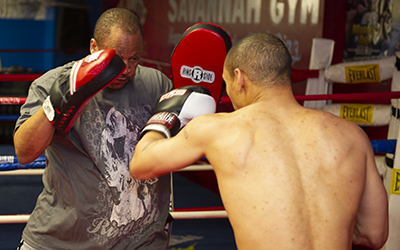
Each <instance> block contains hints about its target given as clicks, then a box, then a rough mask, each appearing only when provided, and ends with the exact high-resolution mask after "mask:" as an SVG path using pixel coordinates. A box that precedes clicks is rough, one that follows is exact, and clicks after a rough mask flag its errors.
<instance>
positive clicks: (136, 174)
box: [129, 159, 151, 181]
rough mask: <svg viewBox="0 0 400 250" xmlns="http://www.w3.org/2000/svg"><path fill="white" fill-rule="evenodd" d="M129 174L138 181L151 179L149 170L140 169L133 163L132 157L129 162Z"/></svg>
mask: <svg viewBox="0 0 400 250" xmlns="http://www.w3.org/2000/svg"><path fill="white" fill-rule="evenodd" d="M129 174H130V175H131V176H132V178H134V179H136V180H140V181H145V180H148V179H151V176H150V175H149V171H143V170H141V169H140V168H139V167H138V166H137V164H136V163H135V160H134V159H132V161H131V163H130V164H129Z"/></svg>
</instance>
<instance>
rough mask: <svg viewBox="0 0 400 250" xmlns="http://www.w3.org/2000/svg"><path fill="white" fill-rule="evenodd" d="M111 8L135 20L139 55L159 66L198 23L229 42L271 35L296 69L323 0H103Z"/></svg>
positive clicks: (305, 60) (319, 24)
mask: <svg viewBox="0 0 400 250" xmlns="http://www.w3.org/2000/svg"><path fill="white" fill-rule="evenodd" d="M116 6H118V7H123V8H127V9H130V10H132V11H133V12H134V13H135V14H136V15H137V16H138V17H139V18H140V21H141V23H142V25H143V29H144V33H145V41H146V45H147V51H146V55H145V56H144V57H145V58H147V59H151V60H154V61H156V62H159V63H160V65H165V63H169V61H170V57H171V53H172V51H173V48H174V46H175V44H177V43H178V42H179V40H180V39H181V36H182V34H183V33H184V32H185V30H186V29H187V28H188V27H190V26H191V25H193V24H196V23H199V22H212V23H215V24H217V25H220V26H221V27H223V28H224V29H225V30H226V31H227V32H228V33H229V34H230V35H231V37H232V40H233V44H235V43H236V41H238V40H240V39H242V38H244V37H245V36H246V35H248V34H250V33H255V32H268V33H272V34H274V35H276V36H278V37H279V38H281V40H282V41H283V42H284V43H285V44H286V46H287V48H288V49H289V51H290V53H291V54H292V58H293V68H296V69H308V66H309V59H310V53H311V45H312V40H313V38H317V37H322V28H323V10H324V0H285V1H282V0H213V1H210V0H146V1H144V0H115V1H103V9H107V8H111V7H116ZM205 42H206V41H205ZM165 70H166V69H163V71H165Z"/></svg>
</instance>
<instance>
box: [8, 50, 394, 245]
mask: <svg viewBox="0 0 400 250" xmlns="http://www.w3.org/2000/svg"><path fill="white" fill-rule="evenodd" d="M149 61H150V62H151V60H149ZM149 61H148V62H149ZM399 61H400V60H399V58H397V57H395V58H390V59H382V60H381V61H379V60H378V61H374V62H370V61H366V62H356V63H343V64H338V65H332V66H329V65H328V66H327V65H325V66H324V68H323V69H310V70H293V71H292V78H293V79H292V80H293V83H296V82H300V81H304V80H307V81H309V79H311V80H312V79H314V80H316V82H318V83H317V84H322V85H327V86H331V85H332V84H335V83H337V82H339V83H349V82H348V79H345V78H344V77H343V76H344V75H346V73H345V71H346V67H352V66H354V67H361V66H368V65H378V68H379V66H380V68H379V69H378V70H381V72H380V76H381V77H380V81H385V80H388V79H391V80H392V86H391V90H392V91H389V92H373V93H344V94H332V93H329V92H330V89H331V88H330V87H326V88H324V91H323V92H322V93H313V94H310V93H306V94H305V95H296V96H295V98H296V100H297V101H299V102H310V101H324V102H325V103H324V104H323V105H322V106H319V107H318V109H321V110H325V111H327V112H330V113H332V114H335V115H338V116H343V114H344V113H346V110H347V112H350V113H351V112H352V114H353V118H354V117H356V116H358V118H360V117H361V118H365V119H358V120H357V119H355V120H354V119H353V120H352V119H350V120H352V121H354V122H355V123H357V124H359V125H360V126H388V136H387V139H386V140H372V141H371V145H372V147H373V149H374V152H375V153H376V157H375V159H376V164H377V167H378V171H379V173H380V175H381V176H382V178H383V180H384V184H385V187H386V189H387V192H388V197H389V216H390V235H389V240H388V242H387V244H386V246H385V247H386V249H388V250H392V249H393V250H394V249H396V245H397V246H398V245H400V244H399V241H400V239H397V238H396V237H394V235H399V233H400V215H397V214H399V213H398V211H399V210H400V198H399V195H400V191H397V189H396V188H395V187H396V185H399V186H400V184H398V183H397V182H395V179H393V178H394V177H392V176H394V175H395V174H399V175H400V162H399V161H400V160H399V161H397V159H400V156H397V154H400V150H397V140H398V139H399V138H398V137H399V113H400V112H399V105H400V104H399V99H400V73H399V69H398V68H400V63H399ZM397 64H398V66H397V68H396V67H395V65H397ZM163 66H168V65H163ZM342 71H343V72H342ZM332 72H333V73H332ZM337 72H341V73H337ZM39 76H40V75H38V74H31V75H29V74H23V75H22V74H21V75H19V74H10V75H0V82H1V81H33V80H34V79H36V78H37V77H39ZM0 84H1V83H0ZM307 84H310V83H307ZM358 100H362V101H371V102H373V101H375V100H391V101H390V102H391V104H390V105H383V104H365V103H363V104H354V103H351V104H347V103H345V102H344V101H358ZM25 101H26V98H25V97H0V105H20V104H23V103H24V102H25ZM332 101H337V102H339V103H334V104H332V103H331V102H332ZM342 102H343V103H342ZM230 103H231V101H230V99H229V97H227V96H223V97H222V98H221V101H220V104H230ZM344 110H345V111H344ZM348 110H350V111H348ZM366 113H368V115H365V114H366ZM347 114H348V113H347ZM17 118H18V115H0V121H1V120H11V121H14V120H16V119H17ZM343 118H345V117H343ZM396 156H397V157H396ZM45 167H46V159H45V157H44V156H41V157H39V158H38V159H36V160H35V161H34V162H32V163H29V164H25V165H21V164H20V163H19V162H18V159H17V157H15V156H0V176H4V175H9V176H14V175H15V176H17V175H42V174H43V171H44V168H45ZM181 171H186V172H187V171H212V166H211V165H209V164H194V165H192V166H188V167H187V168H185V169H183V170H181ZM399 181H400V180H399ZM172 204H173V200H172ZM171 215H172V217H173V218H174V219H176V220H184V219H219V218H227V213H226V211H225V210H224V208H223V207H206V208H190V209H184V208H180V209H175V208H174V207H173V205H172V206H171ZM28 219H29V214H18V215H0V224H11V223H26V222H27V221H28ZM385 247H384V248H385ZM384 248H383V249H384Z"/></svg>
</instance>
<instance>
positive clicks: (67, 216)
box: [16, 63, 173, 250]
mask: <svg viewBox="0 0 400 250" xmlns="http://www.w3.org/2000/svg"><path fill="white" fill-rule="evenodd" d="M70 67H71V63H69V64H66V65H64V66H63V67H59V68H56V69H54V70H51V71H49V72H47V73H46V74H44V75H43V76H42V77H41V78H39V79H37V80H36V81H34V82H33V83H32V85H31V87H30V89H29V94H28V98H27V100H26V103H25V104H24V105H23V106H22V107H21V117H20V118H19V120H18V121H17V123H16V129H17V128H18V127H19V126H20V125H21V124H22V123H23V122H24V121H25V120H26V119H28V118H29V117H30V116H32V115H33V114H34V113H35V112H36V111H37V110H38V109H39V108H40V107H41V105H42V103H43V101H44V100H45V98H46V97H47V95H48V93H49V90H50V88H51V86H52V84H53V83H54V82H55V80H56V79H57V78H58V77H59V76H60V75H61V74H65V73H68V72H69V70H70ZM172 88H173V86H172V83H171V81H170V80H169V79H168V78H167V77H166V76H165V75H164V74H162V73H161V72H160V71H158V70H155V69H152V68H147V67H143V66H138V67H137V69H136V74H135V77H134V78H133V80H132V81H131V82H129V83H128V84H127V85H126V86H125V87H124V88H123V89H120V90H113V89H110V88H105V89H104V90H102V91H101V92H99V93H98V94H96V95H95V96H94V97H93V98H92V99H91V100H90V102H89V104H88V106H87V108H86V109H85V110H84V111H83V112H82V114H81V115H80V116H79V118H78V120H77V121H76V123H75V125H74V126H73V128H72V129H71V130H70V131H69V132H68V133H67V134H61V133H57V132H56V133H55V134H54V137H53V140H52V142H51V144H50V146H49V147H48V148H47V149H46V151H45V155H46V158H47V164H46V169H45V171H44V174H43V184H44V189H43V192H42V193H41V194H40V195H39V197H38V200H37V204H36V207H35V209H34V211H33V212H32V214H31V216H30V218H29V221H28V223H27V225H26V227H25V229H24V232H23V236H22V238H23V239H24V240H25V241H26V242H27V244H29V245H30V246H32V247H34V248H37V249H52V250H53V249H74V250H79V249H85V250H89V249H96V250H100V249H151V250H157V249H163V250H164V249H166V248H167V241H168V233H167V232H166V231H165V229H164V226H165V223H166V220H167V217H168V210H169V202H170V176H169V175H165V176H162V177H159V178H156V179H153V180H148V181H138V180H135V179H133V178H132V177H131V176H130V175H129V162H130V159H131V158H132V156H133V153H134V150H135V146H136V144H137V142H138V133H139V131H140V129H141V128H142V127H143V126H144V125H145V123H146V122H147V120H148V119H149V118H150V117H151V115H152V112H153V109H154V105H155V102H156V100H157V98H158V97H159V96H160V95H161V94H163V93H165V92H167V91H169V90H170V89H172Z"/></svg>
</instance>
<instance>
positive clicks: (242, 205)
mask: <svg viewBox="0 0 400 250" xmlns="http://www.w3.org/2000/svg"><path fill="white" fill-rule="evenodd" d="M290 74H291V56H290V54H289V52H288V51H287V49H286V47H285V45H284V44H283V43H282V42H281V41H280V40H279V39H278V38H276V37H275V36H273V35H270V34H261V33H260V34H253V35H250V36H248V37H246V38H244V39H243V40H241V41H240V42H238V43H237V44H236V45H235V46H234V47H233V48H232V49H231V50H230V51H229V53H228V55H227V57H226V60H225V65H224V73H223V78H224V80H225V82H226V88H227V93H228V95H229V97H230V98H231V100H232V104H233V106H234V108H235V111H234V112H231V113H217V114H210V115H203V116H199V117H197V118H195V119H193V120H192V121H190V122H189V123H188V124H187V125H186V126H185V127H184V128H183V129H182V130H181V131H180V132H179V133H178V134H177V135H176V136H175V137H172V138H171V139H165V138H164V136H163V135H162V134H161V133H157V132H154V131H151V132H148V133H146V134H145V135H144V137H143V138H142V140H140V141H139V143H138V145H137V147H136V150H135V154H134V157H133V159H132V161H131V162H130V173H131V175H132V176H133V177H134V178H137V179H149V178H153V177H156V176H159V175H162V174H166V173H169V172H171V171H176V170H178V169H180V168H183V167H186V166H188V165H190V164H192V163H194V162H196V161H197V160H198V159H200V158H202V157H206V158H207V159H208V161H209V162H210V164H211V165H212V166H213V168H214V171H215V174H216V177H217V180H218V185H219V189H220V193H221V197H222V201H223V203H224V206H225V209H226V211H227V213H228V217H229V220H230V223H231V225H232V227H233V230H234V233H235V239H236V244H237V247H238V249H240V250H245V249H248V250H254V249H274V250H277V249H279V250H281V249H282V250H283V249H285V250H289V249H302V250H305V249H310V250H311V249H324V250H344V249H347V250H350V249H351V248H352V244H355V245H364V246H368V247H370V248H373V249H379V248H380V247H382V246H383V245H384V243H385V241H386V239H387V236H388V208H387V206H388V204H387V203H388V202H387V195H386V191H385V189H384V186H383V184H382V180H381V178H380V176H379V174H378V171H377V169H376V166H375V161H374V153H373V150H372V147H371V143H370V141H369V139H368V137H367V136H366V135H365V133H364V132H363V131H362V129H360V128H359V127H358V126H357V125H356V124H354V123H352V122H349V121H346V120H344V119H341V118H339V117H336V116H334V115H331V114H329V113H326V112H323V111H317V110H310V109H307V108H304V107H302V106H301V105H299V103H298V102H297V101H296V99H295V98H294V96H293V93H292V88H291V75H290Z"/></svg>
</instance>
